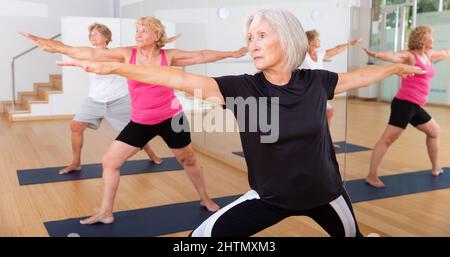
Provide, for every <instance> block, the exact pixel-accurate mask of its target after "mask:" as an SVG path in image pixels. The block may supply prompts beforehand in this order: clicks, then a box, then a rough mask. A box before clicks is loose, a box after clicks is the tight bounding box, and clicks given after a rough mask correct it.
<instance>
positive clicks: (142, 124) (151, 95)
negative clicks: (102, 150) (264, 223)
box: [22, 17, 247, 224]
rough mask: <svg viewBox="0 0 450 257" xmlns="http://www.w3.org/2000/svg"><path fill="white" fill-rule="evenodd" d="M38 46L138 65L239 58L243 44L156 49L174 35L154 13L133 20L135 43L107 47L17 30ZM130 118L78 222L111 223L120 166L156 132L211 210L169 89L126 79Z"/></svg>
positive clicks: (84, 57)
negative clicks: (91, 210)
mask: <svg viewBox="0 0 450 257" xmlns="http://www.w3.org/2000/svg"><path fill="white" fill-rule="evenodd" d="M22 35H24V36H25V37H27V38H28V39H30V40H31V41H33V42H34V43H35V44H36V45H38V46H39V47H41V48H42V49H43V50H44V51H47V52H51V53H61V54H64V55H67V56H70V57H72V58H75V59H82V60H92V61H118V62H123V63H130V64H136V65H140V66H153V65H161V66H188V65H194V64H201V63H208V62H215V61H218V60H222V59H224V58H228V57H233V58H240V57H242V56H244V55H245V54H246V53H247V49H246V48H241V49H239V50H237V51H230V52H226V51H211V50H202V51H191V52H187V51H182V50H178V49H167V50H163V49H162V48H163V47H164V46H165V44H166V43H169V42H172V41H174V40H175V39H176V38H175V37H172V38H168V37H167V36H166V32H165V28H164V26H163V25H162V23H161V22H160V21H159V20H158V19H156V18H154V17H143V18H140V19H139V20H138V22H137V27H136V46H133V47H119V48H112V49H95V48H90V47H71V46H68V45H65V44H63V43H62V42H59V41H56V40H49V39H44V38H41V37H37V36H34V35H31V34H28V33H22ZM128 87H129V91H130V96H131V105H132V106H131V121H130V123H129V124H128V125H127V126H126V127H125V128H124V130H123V131H122V132H121V133H120V135H119V136H118V137H117V139H116V140H115V141H114V142H113V143H112V144H111V146H110V147H109V149H108V151H107V152H106V154H105V155H104V156H103V183H104V188H103V199H102V205H101V209H100V211H99V212H98V213H97V214H95V215H93V216H92V217H89V218H87V219H85V220H82V221H81V224H93V223H104V224H110V223H113V222H114V217H113V204H114V199H115V195H116V192H117V188H118V185H119V178H120V168H121V167H122V165H123V164H124V163H125V161H126V160H128V159H129V158H130V157H132V156H133V155H135V154H136V153H137V152H138V151H139V150H140V149H142V148H143V147H144V146H145V145H146V144H147V143H148V142H149V141H150V140H151V139H152V138H153V137H155V136H158V135H159V136H161V137H162V138H163V139H164V141H165V142H166V144H167V145H168V146H169V148H171V150H172V152H173V153H174V155H175V157H176V159H177V160H178V161H179V162H180V163H181V164H182V165H183V168H184V169H185V171H186V173H187V175H188V176H189V178H190V180H191V181H192V183H193V184H194V186H195V189H196V190H197V193H198V194H199V196H200V204H201V205H202V206H204V207H205V208H207V209H208V210H209V211H212V212H214V211H217V210H218V209H219V206H218V205H217V204H216V203H214V202H213V201H212V200H211V199H210V198H209V196H208V194H207V192H206V187H205V183H204V178H203V173H202V170H201V168H200V166H199V164H198V162H197V160H196V156H195V153H194V151H193V149H192V146H191V138H190V132H189V123H188V120H187V119H186V117H185V116H184V113H183V109H182V108H181V105H180V104H179V102H178V100H177V98H176V97H175V95H174V91H173V90H172V89H168V88H165V87H160V86H158V85H151V84H144V83H140V82H137V81H133V80H129V81H128Z"/></svg>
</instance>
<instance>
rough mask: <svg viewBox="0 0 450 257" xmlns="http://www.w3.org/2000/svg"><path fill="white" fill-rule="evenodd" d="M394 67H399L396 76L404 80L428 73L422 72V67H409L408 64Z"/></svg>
mask: <svg viewBox="0 0 450 257" xmlns="http://www.w3.org/2000/svg"><path fill="white" fill-rule="evenodd" d="M394 65H397V66H398V68H399V69H398V71H397V72H396V74H397V75H398V76H400V77H402V78H406V77H410V76H414V75H416V74H419V75H423V74H425V73H427V71H425V70H422V69H421V68H420V67H417V66H413V65H408V64H402V63H396V64H394Z"/></svg>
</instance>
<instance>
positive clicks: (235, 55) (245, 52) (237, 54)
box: [231, 47, 248, 58]
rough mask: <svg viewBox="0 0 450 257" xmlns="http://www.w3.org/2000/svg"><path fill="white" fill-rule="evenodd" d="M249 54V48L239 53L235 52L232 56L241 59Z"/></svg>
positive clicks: (241, 49)
mask: <svg viewBox="0 0 450 257" xmlns="http://www.w3.org/2000/svg"><path fill="white" fill-rule="evenodd" d="M247 52H248V49H247V47H242V48H240V49H239V50H237V51H234V52H233V54H232V56H231V57H233V58H241V57H242V56H244V55H246V54H247Z"/></svg>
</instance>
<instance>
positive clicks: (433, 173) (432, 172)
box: [431, 169, 444, 177]
mask: <svg viewBox="0 0 450 257" xmlns="http://www.w3.org/2000/svg"><path fill="white" fill-rule="evenodd" d="M443 173H444V170H443V169H440V170H437V171H434V170H432V171H431V176H434V177H438V176H440V175H441V174H443Z"/></svg>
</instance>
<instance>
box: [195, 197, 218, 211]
mask: <svg viewBox="0 0 450 257" xmlns="http://www.w3.org/2000/svg"><path fill="white" fill-rule="evenodd" d="M200 205H201V206H203V207H205V208H206V209H208V211H210V212H216V211H218V210H219V209H220V207H219V205H217V204H216V203H215V202H213V201H212V200H211V199H208V200H205V201H201V202H200Z"/></svg>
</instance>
